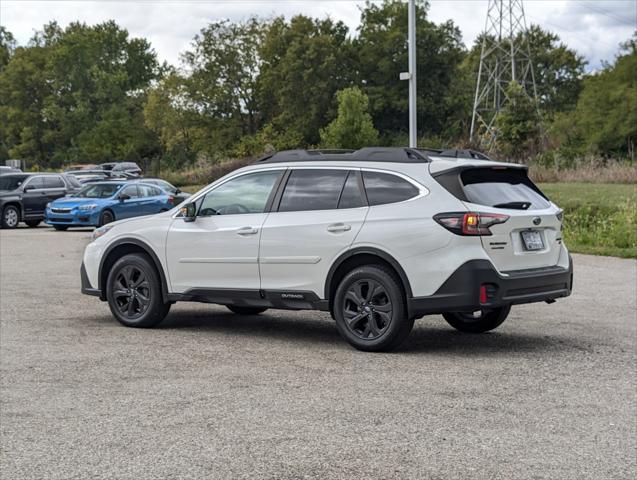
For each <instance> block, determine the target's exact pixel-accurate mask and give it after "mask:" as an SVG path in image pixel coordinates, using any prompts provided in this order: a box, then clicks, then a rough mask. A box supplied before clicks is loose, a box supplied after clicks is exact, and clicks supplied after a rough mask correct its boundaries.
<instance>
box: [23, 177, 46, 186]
mask: <svg viewBox="0 0 637 480" xmlns="http://www.w3.org/2000/svg"><path fill="white" fill-rule="evenodd" d="M27 186H28V187H29V188H33V189H36V188H44V177H41V176H40V177H32V178H31V180H30V181H29V183H28V184H27Z"/></svg>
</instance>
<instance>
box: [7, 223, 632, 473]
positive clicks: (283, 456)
mask: <svg viewBox="0 0 637 480" xmlns="http://www.w3.org/2000/svg"><path fill="white" fill-rule="evenodd" d="M88 236H89V232H88V231H81V232H77V231H69V232H56V231H54V230H52V229H50V228H46V227H40V228H37V229H28V228H20V229H17V230H13V231H8V230H2V231H0V401H1V403H0V478H2V479H6V480H13V479H16V480H22V479H107V478H108V479H135V480H139V479H191V478H192V479H199V478H206V479H234V478H245V479H254V478H271V479H296V478H317V479H331V478H334V479H348V478H352V479H366V478H374V479H380V478H383V479H384V478H387V479H389V478H392V479H393V478H396V479H420V478H422V479H462V480H464V479H469V478H471V479H474V478H476V479H518V478H519V479H545V478H546V479H578V480H581V479H623V478H626V479H634V478H637V310H636V298H637V262H636V261H634V260H621V259H615V258H609V257H593V256H584V255H574V262H575V282H574V283H575V289H574V292H573V294H572V295H571V297H569V298H567V299H563V300H558V301H557V302H556V303H554V304H553V305H546V304H533V305H526V306H518V307H514V308H513V310H512V312H511V315H510V317H509V319H508V320H507V321H506V322H505V323H504V324H503V325H502V326H501V327H500V328H499V329H498V330H496V331H494V332H492V333H488V334H483V335H470V334H462V333H459V332H456V331H455V330H453V329H452V328H451V327H449V326H448V325H447V324H446V323H445V322H444V320H443V319H442V317H440V316H429V317H425V318H423V319H421V320H418V321H417V322H416V325H415V327H414V330H413V332H412V334H411V336H410V338H409V339H408V341H407V342H406V344H405V345H404V348H402V349H401V350H399V351H397V352H394V353H386V354H372V353H362V352H358V351H356V350H354V349H352V348H351V347H350V346H349V345H348V344H346V343H345V342H344V341H343V340H341V338H340V337H339V335H338V333H337V330H336V327H335V325H334V323H333V322H332V320H331V319H330V317H329V315H326V314H324V313H321V312H288V311H276V310H271V311H267V312H266V313H264V314H262V315H258V316H244V317H242V316H238V315H235V314H232V313H230V312H229V311H228V310H226V309H225V308H223V307H218V306H212V305H200V304H187V303H183V304H177V305H175V306H174V307H173V309H172V310H171V313H170V315H169V317H168V318H167V320H166V321H165V322H164V324H163V325H162V326H161V327H160V328H156V329H152V330H143V329H129V328H125V327H122V326H120V325H119V324H118V323H117V322H116V321H115V320H114V319H113V318H112V316H111V314H110V312H109V309H108V306H107V305H106V304H105V303H102V302H100V301H99V300H98V299H97V298H95V297H87V296H84V295H81V294H80V276H79V267H80V263H81V256H82V251H83V247H84V245H85V244H86V243H87V242H88V241H89V240H88Z"/></svg>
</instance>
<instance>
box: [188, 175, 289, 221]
mask: <svg viewBox="0 0 637 480" xmlns="http://www.w3.org/2000/svg"><path fill="white" fill-rule="evenodd" d="M281 175H282V171H281V170H272V171H267V172H256V173H248V174H246V175H241V176H240V177H236V178H233V179H232V180H228V181H227V182H225V183H223V184H221V185H219V186H218V187H217V188H215V189H213V190H211V191H210V192H208V193H207V194H206V196H205V197H204V199H203V202H202V203H201V207H200V208H199V216H210V215H239V214H245V213H263V212H264V211H265V207H266V205H267V203H268V199H269V198H270V194H271V193H272V189H273V188H274V185H276V183H277V180H278V179H279V177H280V176H281Z"/></svg>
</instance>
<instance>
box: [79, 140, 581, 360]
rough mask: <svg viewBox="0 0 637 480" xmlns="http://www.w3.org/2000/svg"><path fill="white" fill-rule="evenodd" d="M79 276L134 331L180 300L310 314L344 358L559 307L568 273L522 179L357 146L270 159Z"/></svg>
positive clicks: (538, 196)
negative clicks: (439, 325)
mask: <svg viewBox="0 0 637 480" xmlns="http://www.w3.org/2000/svg"><path fill="white" fill-rule="evenodd" d="M81 276H82V292H83V293H86V294H90V295H96V296H99V297H100V298H101V299H102V300H106V301H108V303H109V305H110V308H111V311H112V312H113V315H114V316H115V317H116V318H117V319H118V320H119V321H120V322H121V323H123V324H124V325H127V326H131V327H151V326H154V325H156V324H158V323H159V322H161V321H162V320H163V318H164V317H165V316H166V314H167V313H168V310H169V309H170V305H171V304H172V303H174V302H176V301H180V300H187V301H197V302H209V303H217V304H222V305H226V306H227V307H228V308H229V309H230V310H232V311H233V312H235V313H238V314H248V315H252V314H258V313H261V312H263V311H265V310H266V309H268V308H284V309H293V310H303V309H319V310H325V311H329V312H330V313H331V314H332V317H333V318H334V319H335V320H336V325H337V327H338V330H339V332H340V333H341V335H342V336H343V337H344V338H345V339H346V340H347V341H348V342H349V343H351V344H352V345H353V346H354V347H356V348H358V349H361V350H387V349H391V348H393V347H396V346H397V345H399V344H400V343H401V342H402V341H403V340H404V339H405V337H407V335H408V334H409V332H410V331H411V329H412V326H413V323H414V319H416V318H419V317H422V316H423V315H426V314H438V313H442V314H443V316H444V318H445V319H446V320H447V322H449V323H450V324H451V325H452V326H453V327H455V328H457V329H458V330H461V331H464V332H476V333H477V332H485V331H487V330H491V329H494V328H496V327H497V326H499V325H500V324H501V323H502V322H503V321H504V320H505V318H506V317H507V315H508V313H509V310H510V308H511V305H513V304H519V303H529V302H540V301H542V302H548V303H551V302H553V301H554V300H555V299H556V298H558V297H565V296H568V295H569V294H570V292H571V284H572V263H571V259H570V255H569V253H568V251H567V249H566V247H565V245H564V243H563V240H562V211H561V210H560V209H559V208H558V207H557V206H555V205H554V204H553V203H551V202H550V201H549V200H548V199H547V198H546V196H545V195H544V194H543V193H542V192H541V191H540V190H539V189H538V188H537V187H536V186H535V185H534V184H533V183H532V182H531V181H530V180H529V178H528V177H527V170H526V167H524V166H522V165H515V164H508V163H498V162H493V161H490V160H489V159H487V157H485V156H483V155H481V154H478V153H476V152H472V151H455V150H454V151H438V150H416V149H404V148H364V149H361V150H358V151H355V152H334V151H305V150H295V151H286V152H279V153H276V154H274V155H272V156H269V157H266V158H264V159H262V160H260V161H258V162H257V163H256V164H254V165H250V166H248V167H245V168H241V169H239V170H236V171H235V172H233V173H231V174H229V175H227V176H225V177H223V178H221V179H219V180H218V181H216V182H214V183H212V184H211V185H209V186H207V187H206V188H204V189H203V190H201V191H199V192H198V193H196V194H195V195H193V196H192V197H191V198H190V199H189V201H188V203H187V204H185V205H183V206H181V207H180V208H175V209H173V210H171V211H168V212H165V213H160V214H158V215H153V216H149V217H141V218H135V219H132V220H122V221H119V222H115V223H112V224H109V225H106V226H104V227H102V228H99V229H97V230H96V231H95V233H94V240H93V242H92V243H90V244H89V245H88V246H87V247H86V251H85V253H84V261H83V264H82V269H81Z"/></svg>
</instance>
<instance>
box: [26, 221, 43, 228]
mask: <svg viewBox="0 0 637 480" xmlns="http://www.w3.org/2000/svg"><path fill="white" fill-rule="evenodd" d="M24 223H26V224H27V227H30V228H35V227H37V226H38V225H40V220H26V221H25V222H24Z"/></svg>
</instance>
